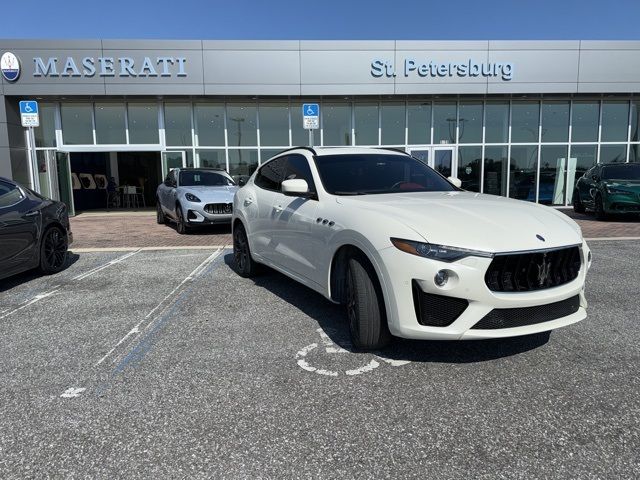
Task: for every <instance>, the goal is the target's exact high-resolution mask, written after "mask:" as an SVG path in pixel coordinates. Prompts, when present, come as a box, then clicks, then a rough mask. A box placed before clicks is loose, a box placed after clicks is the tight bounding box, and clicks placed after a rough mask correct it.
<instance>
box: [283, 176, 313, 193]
mask: <svg viewBox="0 0 640 480" xmlns="http://www.w3.org/2000/svg"><path fill="white" fill-rule="evenodd" d="M281 190H282V193H284V194H285V195H289V196H291V197H306V196H308V194H309V185H307V181H306V180H303V179H301V178H292V179H290V180H284V181H283V182H282V186H281Z"/></svg>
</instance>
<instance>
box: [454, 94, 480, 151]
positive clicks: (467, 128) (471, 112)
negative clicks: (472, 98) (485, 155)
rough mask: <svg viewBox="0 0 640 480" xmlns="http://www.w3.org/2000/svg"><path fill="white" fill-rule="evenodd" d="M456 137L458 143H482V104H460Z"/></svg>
mask: <svg viewBox="0 0 640 480" xmlns="http://www.w3.org/2000/svg"><path fill="white" fill-rule="evenodd" d="M458 137H459V138H460V140H459V141H460V143H482V102H460V110H459V114H458ZM481 156H482V155H480V156H479V157H478V158H480V157H481Z"/></svg>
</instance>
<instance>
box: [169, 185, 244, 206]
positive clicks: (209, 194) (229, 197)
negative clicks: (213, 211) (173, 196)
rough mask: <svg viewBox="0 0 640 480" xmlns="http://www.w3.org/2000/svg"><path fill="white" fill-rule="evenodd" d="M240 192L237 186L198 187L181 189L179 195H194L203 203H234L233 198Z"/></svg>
mask: <svg viewBox="0 0 640 480" xmlns="http://www.w3.org/2000/svg"><path fill="white" fill-rule="evenodd" d="M237 190H238V187H237V186H235V185H234V186H224V187H223V186H220V187H208V186H202V185H198V186H195V187H179V188H178V193H179V194H180V195H184V194H186V193H187V192H190V193H192V194H194V195H195V196H196V197H198V198H199V199H200V200H202V203H233V196H234V195H235V193H236V191H237Z"/></svg>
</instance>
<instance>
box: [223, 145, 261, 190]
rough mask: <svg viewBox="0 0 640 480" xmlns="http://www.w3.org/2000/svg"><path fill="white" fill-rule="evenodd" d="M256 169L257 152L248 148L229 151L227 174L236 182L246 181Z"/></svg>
mask: <svg viewBox="0 0 640 480" xmlns="http://www.w3.org/2000/svg"><path fill="white" fill-rule="evenodd" d="M257 167H258V150H255V149H250V148H244V149H239V148H230V149H229V174H230V175H231V176H232V177H233V179H234V180H235V181H236V182H238V180H239V179H240V178H244V179H247V178H249V176H250V175H251V174H252V173H253V172H254V170H255V169H256V168H257Z"/></svg>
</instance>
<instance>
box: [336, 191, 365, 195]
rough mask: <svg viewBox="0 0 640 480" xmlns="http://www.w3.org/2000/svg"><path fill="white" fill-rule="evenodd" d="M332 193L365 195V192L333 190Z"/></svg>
mask: <svg viewBox="0 0 640 480" xmlns="http://www.w3.org/2000/svg"><path fill="white" fill-rule="evenodd" d="M333 194H334V195H366V194H367V192H340V191H337V192H333Z"/></svg>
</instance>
